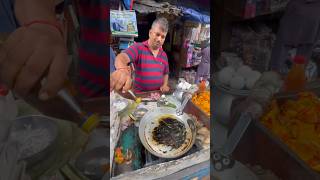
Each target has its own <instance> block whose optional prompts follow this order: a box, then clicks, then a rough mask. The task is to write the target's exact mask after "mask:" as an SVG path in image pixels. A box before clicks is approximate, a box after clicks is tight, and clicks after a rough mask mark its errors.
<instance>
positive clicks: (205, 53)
mask: <svg viewBox="0 0 320 180" xmlns="http://www.w3.org/2000/svg"><path fill="white" fill-rule="evenodd" d="M201 54H202V58H201V62H200V64H199V66H198V69H197V76H196V83H199V81H200V78H201V77H202V80H205V81H206V80H209V76H210V43H209V42H208V40H205V41H203V42H202V43H201Z"/></svg>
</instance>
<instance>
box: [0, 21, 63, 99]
mask: <svg viewBox="0 0 320 180" xmlns="http://www.w3.org/2000/svg"><path fill="white" fill-rule="evenodd" d="M68 67H69V61H68V58H67V49H66V46H65V43H64V40H63V37H62V36H61V34H60V32H59V31H58V30H57V29H55V28H54V27H52V26H49V25H44V24H33V25H30V26H29V27H27V28H26V27H21V28H19V29H17V30H16V31H15V32H13V33H12V34H11V35H10V36H9V37H8V39H7V41H6V42H5V43H4V45H3V47H2V48H1V49H0V82H3V83H5V84H6V85H7V86H8V87H9V88H11V89H13V90H14V91H15V92H16V93H17V94H19V95H20V96H26V95H27V94H28V93H29V92H30V90H31V89H32V88H33V87H34V86H35V85H36V83H37V82H39V81H40V80H41V78H42V77H43V76H44V75H46V79H47V81H46V83H45V84H44V85H43V86H42V88H41V90H40V92H39V98H40V99H42V100H46V99H48V98H50V97H52V96H54V95H55V94H56V93H57V91H58V90H60V88H61V87H62V85H63V83H64V81H65V79H66V76H67V71H68Z"/></svg>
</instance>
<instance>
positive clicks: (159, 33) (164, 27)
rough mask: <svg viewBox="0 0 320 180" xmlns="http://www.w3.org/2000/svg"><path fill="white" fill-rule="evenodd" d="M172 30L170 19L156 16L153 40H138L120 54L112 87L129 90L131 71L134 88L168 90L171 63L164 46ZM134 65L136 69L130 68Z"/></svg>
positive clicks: (117, 58)
mask: <svg viewBox="0 0 320 180" xmlns="http://www.w3.org/2000/svg"><path fill="white" fill-rule="evenodd" d="M167 32H168V21H167V19H165V18H158V19H156V20H155V21H154V22H153V23H152V26H151V29H150V30H149V39H148V40H146V41H144V42H141V43H135V44H134V45H132V46H130V47H129V48H128V49H126V50H124V51H123V52H122V53H120V54H119V55H118V56H117V57H116V60H115V67H116V71H115V72H113V73H112V74H111V77H110V90H113V89H116V90H122V91H127V90H129V89H131V86H132V79H131V72H132V70H134V72H135V74H134V75H135V77H134V81H133V88H134V90H135V91H137V92H143V91H152V90H161V91H162V92H167V91H169V90H170V88H169V86H168V79H169V64H168V58H167V54H166V53H165V52H164V50H163V49H162V45H163V43H164V40H165V38H166V35H167ZM130 64H131V65H133V66H134V68H132V69H131V68H130V67H131V66H130Z"/></svg>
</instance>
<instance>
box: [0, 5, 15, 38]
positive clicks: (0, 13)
mask: <svg viewBox="0 0 320 180" xmlns="http://www.w3.org/2000/svg"><path fill="white" fill-rule="evenodd" d="M17 27H18V23H17V22H16V19H15V15H14V10H13V0H1V1H0V32H2V33H10V32H13V31H14V30H15V29H16V28H17Z"/></svg>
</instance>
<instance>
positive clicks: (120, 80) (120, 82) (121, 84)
mask: <svg viewBox="0 0 320 180" xmlns="http://www.w3.org/2000/svg"><path fill="white" fill-rule="evenodd" d="M131 84H132V79H131V73H130V72H129V71H127V70H125V69H119V70H116V71H115V72H113V73H112V74H111V76H110V91H113V90H117V91H119V90H122V91H123V92H126V91H128V90H129V89H131Z"/></svg>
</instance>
